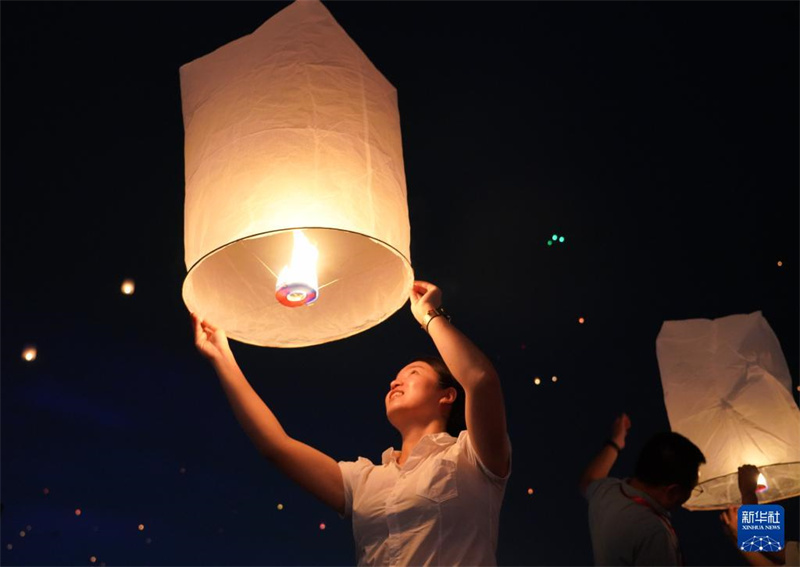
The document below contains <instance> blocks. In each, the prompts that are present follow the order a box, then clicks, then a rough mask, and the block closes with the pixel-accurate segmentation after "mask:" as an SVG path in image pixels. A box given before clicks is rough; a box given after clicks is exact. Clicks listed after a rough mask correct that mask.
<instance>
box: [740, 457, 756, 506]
mask: <svg viewBox="0 0 800 567" xmlns="http://www.w3.org/2000/svg"><path fill="white" fill-rule="evenodd" d="M757 488H758V467H756V466H754V465H742V466H741V467H739V493H740V494H741V496H742V504H758V496H756V489H757Z"/></svg>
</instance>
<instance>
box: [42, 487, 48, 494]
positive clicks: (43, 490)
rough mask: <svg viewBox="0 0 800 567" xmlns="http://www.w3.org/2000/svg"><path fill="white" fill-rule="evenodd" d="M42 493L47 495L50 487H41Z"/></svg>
mask: <svg viewBox="0 0 800 567" xmlns="http://www.w3.org/2000/svg"><path fill="white" fill-rule="evenodd" d="M42 494H44V495H45V496H47V495H48V494H50V489H49V488H47V487H44V488H43V489H42Z"/></svg>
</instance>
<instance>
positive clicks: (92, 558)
mask: <svg viewBox="0 0 800 567" xmlns="http://www.w3.org/2000/svg"><path fill="white" fill-rule="evenodd" d="M89 562H90V563H97V557H95V556H94V555H92V556H91V557H90V558H89Z"/></svg>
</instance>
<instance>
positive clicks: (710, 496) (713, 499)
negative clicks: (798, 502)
mask: <svg viewBox="0 0 800 567" xmlns="http://www.w3.org/2000/svg"><path fill="white" fill-rule="evenodd" d="M742 464H748V463H742ZM758 471H759V472H760V473H762V474H763V475H764V477H765V478H766V479H767V484H768V485H769V488H768V489H767V490H765V491H764V492H759V493H757V494H756V496H757V497H758V503H759V504H769V503H770V502H779V501H781V500H786V499H787V498H794V497H795V496H800V490H797V489H795V490H786V489H785V488H784V486H783V484H784V482H785V481H786V480H795V479H797V478H800V462H798V461H794V462H788V463H772V464H769V465H764V466H759V467H758ZM697 486H699V487H702V489H703V492H702V493H701V494H698V495H695V494H694V493H693V494H692V497H691V498H690V499H689V500H687V501H686V502H685V503H684V504H683V507H684V508H686V509H687V510H726V509H727V508H728V506H729V505H730V504H728V503H729V502H739V501H741V496H740V493H739V473H738V471H736V472H733V473H730V474H726V475H722V476H718V477H715V478H710V479H708V480H705V481H703V482H701V483H699V484H698V485H697ZM720 494H723V495H725V501H724V502H723V503H720Z"/></svg>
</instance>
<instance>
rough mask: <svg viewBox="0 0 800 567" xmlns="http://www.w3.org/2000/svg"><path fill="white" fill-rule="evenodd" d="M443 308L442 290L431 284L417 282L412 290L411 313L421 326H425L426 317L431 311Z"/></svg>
mask: <svg viewBox="0 0 800 567" xmlns="http://www.w3.org/2000/svg"><path fill="white" fill-rule="evenodd" d="M441 306H442V290H440V289H439V288H438V287H436V286H435V285H433V284H432V283H429V282H424V281H422V280H416V281H415V282H414V287H413V288H412V289H411V313H412V314H413V315H414V318H415V319H416V320H417V323H419V324H420V325H421V326H424V325H425V315H426V314H427V313H428V311H430V310H431V309H438V308H439V307H441Z"/></svg>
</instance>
